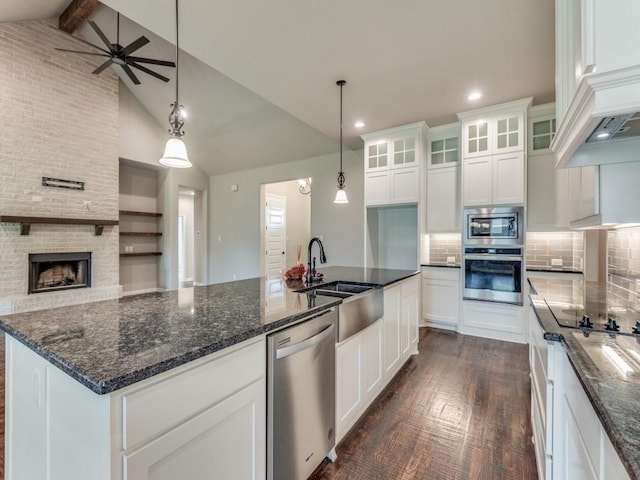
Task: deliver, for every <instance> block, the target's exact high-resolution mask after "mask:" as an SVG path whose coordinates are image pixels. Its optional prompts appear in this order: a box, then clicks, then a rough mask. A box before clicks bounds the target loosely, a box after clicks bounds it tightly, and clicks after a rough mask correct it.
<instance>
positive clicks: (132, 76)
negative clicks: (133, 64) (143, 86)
mask: <svg viewBox="0 0 640 480" xmlns="http://www.w3.org/2000/svg"><path fill="white" fill-rule="evenodd" d="M120 66H121V67H122V69H123V70H124V73H126V74H127V75H128V76H129V78H130V79H131V81H132V82H133V83H135V84H136V85H140V80H138V77H136V76H135V74H134V73H133V71H132V70H131V69H130V68H129V66H128V65H120Z"/></svg>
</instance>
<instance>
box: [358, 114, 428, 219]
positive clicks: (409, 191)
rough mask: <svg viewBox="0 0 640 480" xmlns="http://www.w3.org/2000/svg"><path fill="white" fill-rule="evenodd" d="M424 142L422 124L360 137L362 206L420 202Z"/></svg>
mask: <svg viewBox="0 0 640 480" xmlns="http://www.w3.org/2000/svg"><path fill="white" fill-rule="evenodd" d="M426 138H427V124H426V123H424V122H418V123H413V124H410V125H405V126H402V127H397V128H392V129H389V130H384V131H380V132H375V133H369V134H366V135H362V139H363V140H364V142H365V146H364V152H365V154H364V171H365V186H364V198H365V205H366V206H384V205H394V204H407V203H418V202H420V195H421V188H420V185H421V182H420V180H421V178H422V177H421V171H422V168H423V167H422V166H423V165H424V163H425V158H426V152H427V146H426Z"/></svg>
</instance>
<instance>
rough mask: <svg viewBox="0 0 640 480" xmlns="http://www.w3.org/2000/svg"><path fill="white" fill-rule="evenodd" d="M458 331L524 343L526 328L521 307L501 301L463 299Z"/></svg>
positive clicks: (525, 340)
mask: <svg viewBox="0 0 640 480" xmlns="http://www.w3.org/2000/svg"><path fill="white" fill-rule="evenodd" d="M460 333H464V334H466V335H476V336H478V337H485V338H494V339H496V340H506V341H509V342H518V343H526V342H527V330H526V328H525V316H524V310H523V307H522V306H520V305H507V304H503V303H494V302H481V301H475V300H463V301H462V320H461V322H460Z"/></svg>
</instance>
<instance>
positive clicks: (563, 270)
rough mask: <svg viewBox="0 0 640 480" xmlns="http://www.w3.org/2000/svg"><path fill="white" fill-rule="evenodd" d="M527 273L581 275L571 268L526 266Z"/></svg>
mask: <svg viewBox="0 0 640 480" xmlns="http://www.w3.org/2000/svg"><path fill="white" fill-rule="evenodd" d="M527 272H556V273H583V272H582V270H578V269H577V268H573V267H550V266H543V265H527Z"/></svg>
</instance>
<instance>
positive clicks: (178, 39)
mask: <svg viewBox="0 0 640 480" xmlns="http://www.w3.org/2000/svg"><path fill="white" fill-rule="evenodd" d="M179 85H180V20H179V17H178V0H176V105H177V104H178V91H179V90H178V87H179Z"/></svg>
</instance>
